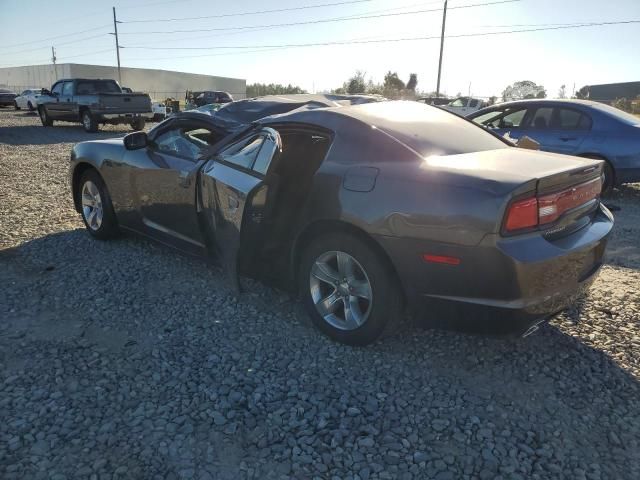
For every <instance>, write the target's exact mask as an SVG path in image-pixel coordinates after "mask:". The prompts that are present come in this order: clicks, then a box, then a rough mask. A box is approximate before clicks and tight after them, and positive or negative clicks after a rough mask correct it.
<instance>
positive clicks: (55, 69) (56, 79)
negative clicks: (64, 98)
mask: <svg viewBox="0 0 640 480" xmlns="http://www.w3.org/2000/svg"><path fill="white" fill-rule="evenodd" d="M51 63H53V72H54V75H55V77H56V78H55V79H54V83H55V82H56V81H58V67H56V49H55V48H54V47H53V45H52V46H51Z"/></svg>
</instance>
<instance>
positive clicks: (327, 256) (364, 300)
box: [309, 251, 373, 330]
mask: <svg viewBox="0 0 640 480" xmlns="http://www.w3.org/2000/svg"><path fill="white" fill-rule="evenodd" d="M309 289H310V294H311V298H312V300H313V303H314V305H315V307H316V309H317V311H318V313H319V314H320V316H321V317H322V318H324V320H325V321H326V322H327V323H329V324H330V325H332V326H333V327H335V328H338V329H340V330H355V329H356V328H359V327H361V326H362V325H363V324H364V323H365V322H366V321H367V319H368V318H369V314H370V313H371V307H372V305H373V292H372V289H371V282H370V281H369V277H368V276H367V273H366V272H365V270H364V268H363V267H362V265H360V263H359V262H358V261H357V260H356V259H355V258H353V257H352V256H351V255H349V254H348V253H345V252H340V251H330V252H325V253H323V254H322V255H320V256H319V257H318V258H317V259H316V261H315V262H314V264H313V266H312V267H311V272H310V274H309Z"/></svg>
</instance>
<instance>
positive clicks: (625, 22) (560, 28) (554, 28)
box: [122, 20, 640, 50]
mask: <svg viewBox="0 0 640 480" xmlns="http://www.w3.org/2000/svg"><path fill="white" fill-rule="evenodd" d="M637 23H640V20H624V21H616V22H597V23H596V22H593V23H578V24H573V25H566V26H558V27H542V28H528V29H522V30H508V31H499V32H476V33H463V34H457V35H445V38H466V37H486V36H495V35H508V34H514V33H527V32H541V31H548V30H565V29H573V28H583V27H599V26H607V25H628V24H637ZM439 38H441V37H440V35H438V36H431V37H403V38H388V39H383V40H347V41H332V42H317V43H288V44H280V45H235V46H231V45H219V46H215V47H144V46H135V45H132V46H129V47H126V48H129V49H141V50H218V49H256V48H296V47H316V46H329V45H350V44H367V43H391V42H408V41H418V40H434V39H439ZM122 48H125V47H122Z"/></svg>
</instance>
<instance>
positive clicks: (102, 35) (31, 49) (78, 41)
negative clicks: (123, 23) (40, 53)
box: [7, 33, 108, 55]
mask: <svg viewBox="0 0 640 480" xmlns="http://www.w3.org/2000/svg"><path fill="white" fill-rule="evenodd" d="M105 35H108V34H107V33H100V34H98V35H92V36H90V37H84V38H79V39H78V40H72V41H69V42H62V43H56V47H59V46H60V45H71V44H73V43H80V42H84V41H85V40H91V39H94V38H98V37H104V36H105ZM44 48H48V47H47V46H42V47H33V48H26V49H24V50H16V51H15V52H7V54H8V55H13V54H15V53H23V52H35V51H36V50H41V49H44Z"/></svg>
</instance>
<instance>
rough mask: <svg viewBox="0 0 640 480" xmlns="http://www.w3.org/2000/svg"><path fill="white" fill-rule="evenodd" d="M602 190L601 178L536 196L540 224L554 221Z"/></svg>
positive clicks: (590, 199) (594, 196) (588, 200)
mask: <svg viewBox="0 0 640 480" xmlns="http://www.w3.org/2000/svg"><path fill="white" fill-rule="evenodd" d="M601 190H602V179H601V178H596V179H595V180H592V181H591V182H587V183H583V184H582V185H577V186H575V187H572V188H570V189H568V190H564V191H562V192H558V193H552V194H551V195H545V196H544V197H539V198H538V205H539V210H540V211H539V218H540V225H544V224H546V223H551V222H555V221H556V220H557V219H558V218H559V217H560V215H562V214H563V213H564V212H566V211H568V210H571V209H572V208H576V207H579V206H580V205H584V204H585V203H588V202H590V201H592V200H593V199H594V198H598V195H600V191H601Z"/></svg>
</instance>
